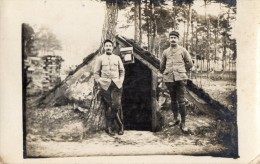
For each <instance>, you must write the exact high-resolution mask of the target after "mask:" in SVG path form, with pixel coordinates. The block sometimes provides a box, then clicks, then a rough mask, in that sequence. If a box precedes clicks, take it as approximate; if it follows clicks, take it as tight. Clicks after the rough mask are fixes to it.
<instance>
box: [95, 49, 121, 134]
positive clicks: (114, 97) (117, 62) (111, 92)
mask: <svg viewBox="0 0 260 164" xmlns="http://www.w3.org/2000/svg"><path fill="white" fill-rule="evenodd" d="M124 76H125V69H124V66H123V63H122V60H121V59H120V57H119V56H117V55H114V54H111V55H106V54H103V55H101V56H99V57H97V59H96V63H95V67H94V77H95V80H96V81H97V82H98V83H99V85H100V87H101V94H102V96H103V99H104V101H105V104H106V106H107V109H108V111H109V114H108V115H107V126H108V131H111V126H112V124H113V122H114V120H116V121H117V123H118V125H119V128H120V130H121V131H123V123H122V119H121V118H120V116H119V111H121V110H122V106H121V97H122V85H123V82H124ZM109 133H111V132H109Z"/></svg>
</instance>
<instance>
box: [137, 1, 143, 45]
mask: <svg viewBox="0 0 260 164" xmlns="http://www.w3.org/2000/svg"><path fill="white" fill-rule="evenodd" d="M138 7H139V9H138V11H139V14H138V16H139V45H140V46H141V45H142V8H141V0H139V1H138Z"/></svg>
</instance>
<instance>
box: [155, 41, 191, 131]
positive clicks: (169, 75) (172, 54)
mask: <svg viewBox="0 0 260 164" xmlns="http://www.w3.org/2000/svg"><path fill="white" fill-rule="evenodd" d="M192 66H193V63H192V60H191V56H190V55H189V53H188V51H187V50H186V49H185V48H183V47H181V46H179V45H176V46H175V47H169V48H167V49H166V50H164V51H163V54H162V57H161V61H160V71H161V73H162V74H163V81H164V82H165V84H166V87H167V89H168V90H169V92H170V96H171V103H172V111H173V114H174V119H175V120H176V124H178V123H179V122H178V121H179V120H178V113H180V115H181V123H182V124H181V125H182V126H185V117H186V107H185V99H184V93H185V85H186V80H187V79H188V76H187V74H186V72H187V70H189V69H190V68H191V67H192Z"/></svg>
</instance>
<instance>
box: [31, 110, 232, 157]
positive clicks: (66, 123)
mask: <svg viewBox="0 0 260 164" xmlns="http://www.w3.org/2000/svg"><path fill="white" fill-rule="evenodd" d="M161 113H162V115H163V116H164V119H165V120H164V122H165V125H164V127H163V129H162V130H161V131H160V132H150V131H135V130H125V133H124V135H122V136H120V135H115V136H113V137H111V136H109V135H107V134H106V133H105V132H104V131H102V132H97V133H85V131H84V127H85V125H84V117H83V116H82V115H83V113H80V112H78V111H75V110H74V109H73V107H72V106H69V105H68V106H63V107H54V108H45V109H40V108H38V109H28V111H27V116H30V117H28V119H27V136H26V152H27V157H65V156H66V157H72V156H73V157H76V156H77V157H79V156H90V155H146V154H181V155H210V156H229V155H230V154H231V153H232V151H233V150H232V147H230V146H229V145H228V144H227V143H225V142H224V140H223V138H221V136H222V133H223V129H221V127H220V126H222V125H220V124H219V121H218V120H216V119H215V118H213V117H209V116H206V115H203V114H196V113H194V112H193V111H189V112H188V115H187V126H188V127H189V129H190V131H189V133H188V134H184V133H183V132H182V131H181V130H180V128H179V127H178V126H173V122H172V112H171V111H169V110H162V111H161ZM225 130H227V129H225ZM230 130H231V129H230ZM226 133H230V131H229V130H228V131H227V132H226ZM230 141H231V140H230ZM229 144H230V143H229Z"/></svg>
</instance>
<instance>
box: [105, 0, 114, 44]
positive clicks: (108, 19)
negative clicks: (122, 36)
mask: <svg viewBox="0 0 260 164" xmlns="http://www.w3.org/2000/svg"><path fill="white" fill-rule="evenodd" d="M117 17H118V6H117V3H116V2H106V15H105V22H104V24H103V30H102V38H101V45H102V43H103V41H104V40H105V39H111V40H112V41H113V42H115V35H116V25H117Z"/></svg>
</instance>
